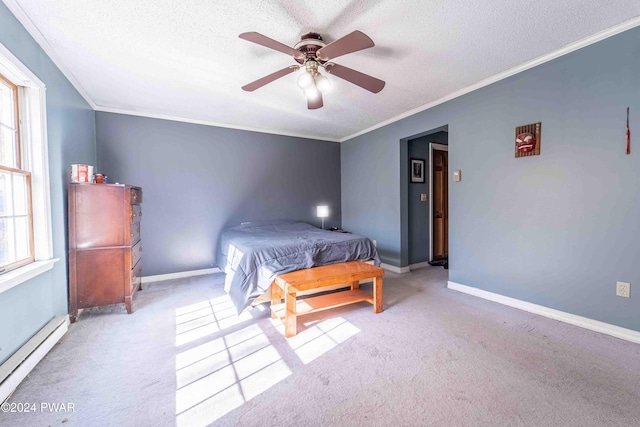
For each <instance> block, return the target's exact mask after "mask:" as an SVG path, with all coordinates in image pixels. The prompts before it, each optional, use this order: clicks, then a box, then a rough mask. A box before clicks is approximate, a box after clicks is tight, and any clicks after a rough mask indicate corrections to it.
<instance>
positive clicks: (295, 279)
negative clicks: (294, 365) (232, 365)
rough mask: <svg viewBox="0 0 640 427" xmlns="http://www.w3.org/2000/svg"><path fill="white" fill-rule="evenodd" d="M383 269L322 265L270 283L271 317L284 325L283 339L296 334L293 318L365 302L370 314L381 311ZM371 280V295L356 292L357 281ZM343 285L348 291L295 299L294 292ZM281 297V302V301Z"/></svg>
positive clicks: (356, 264)
mask: <svg viewBox="0 0 640 427" xmlns="http://www.w3.org/2000/svg"><path fill="white" fill-rule="evenodd" d="M382 276H384V270H383V269H382V268H380V267H375V266H373V265H370V264H365V263H364V262H361V261H351V262H344V263H340V264H331V265H324V266H321V267H313V268H307V269H305V270H298V271H292V272H291V273H285V274H281V275H280V276H278V277H276V280H275V281H274V282H273V283H272V284H271V317H272V318H274V319H275V318H280V319H282V320H283V321H284V324H285V336H286V337H287V338H288V337H292V336H294V335H296V334H297V318H298V316H302V315H304V314H309V313H315V312H317V311H321V310H328V309H330V308H335V307H340V306H343V305H347V304H353V303H356V302H360V301H367V302H368V303H370V304H373V312H374V313H381V312H382ZM365 279H373V294H370V293H369V292H365V291H363V290H361V289H360V280H365ZM339 284H345V286H349V287H350V289H348V290H344V291H340V292H335V293H331V294H326V295H321V296H317V297H309V298H304V299H300V300H296V294H297V293H298V292H302V291H306V290H309V289H318V288H322V287H326V286H333V285H339ZM283 294H284V303H282V298H283Z"/></svg>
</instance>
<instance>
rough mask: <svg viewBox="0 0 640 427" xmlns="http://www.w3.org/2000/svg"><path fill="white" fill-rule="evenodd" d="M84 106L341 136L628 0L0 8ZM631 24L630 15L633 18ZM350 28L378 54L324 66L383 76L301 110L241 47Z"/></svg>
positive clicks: (514, 59)
mask: <svg viewBox="0 0 640 427" xmlns="http://www.w3.org/2000/svg"><path fill="white" fill-rule="evenodd" d="M3 1H4V3H5V4H7V6H8V7H9V8H10V9H11V10H12V11H13V12H14V14H15V15H16V16H17V17H18V19H20V21H21V22H22V23H23V24H24V25H25V27H26V28H27V29H28V30H29V31H30V33H31V34H32V35H33V36H34V37H35V38H36V40H38V41H39V43H40V44H41V45H42V46H43V48H44V49H45V51H46V52H47V53H48V54H49V55H50V56H51V57H52V58H53V60H54V61H55V62H56V64H57V65H58V66H59V67H60V68H61V69H62V70H63V72H64V73H65V74H66V75H67V77H68V78H69V79H70V80H71V81H72V83H73V84H74V85H75V86H76V87H77V88H78V90H79V91H80V92H81V93H82V94H83V96H84V97H85V98H86V99H87V101H89V103H90V104H91V105H92V106H93V107H94V108H95V109H96V110H99V111H117V112H123V113H130V114H139V115H146V116H153V117H166V118H174V119H178V120H187V121H192V122H200V123H207V124H213V125H221V126H227V127H234V128H245V129H251V130H258V131H265V132H270V133H279V134H285V135H299V136H307V137H311V138H319V139H328V140H333V141H340V140H344V139H345V138H348V137H350V136H352V135H354V134H357V133H359V132H362V131H363V130H365V129H369V128H372V127H375V126H376V125H379V124H380V123H384V122H388V121H390V120H393V119H394V118H397V117H399V116H403V115H405V114H407V112H410V111H417V110H419V109H420V108H422V107H424V106H425V105H428V104H430V103H433V102H436V101H437V100H440V99H443V98H446V97H448V96H451V94H453V93H456V92H458V93H459V92H460V91H463V90H465V88H469V87H472V86H474V85H477V84H478V83H479V82H482V81H483V80H486V79H490V78H491V77H492V76H496V75H499V74H501V73H504V72H506V71H507V70H510V69H513V68H514V67H518V66H520V65H521V64H524V63H527V62H528V61H532V60H534V59H536V58H539V57H541V56H544V55H549V54H551V53H552V52H555V51H558V50H559V49H563V48H565V47H566V46H567V45H570V44H572V43H574V42H577V41H580V40H583V39H585V38H587V37H590V36H593V35H594V34H596V33H598V32H601V31H604V30H607V29H610V28H612V27H615V26H619V25H620V24H623V23H625V24H624V25H626V26H634V25H637V24H636V21H637V19H634V18H636V17H638V16H639V15H640V2H639V1H637V0H610V1H606V2H605V1H598V0H592V1H580V0H562V1H558V0H518V1H514V0H498V1H496V0H491V1H490V0H484V1H482V0H448V1H446V0H434V1H418V0H414V1H408V0H388V1H358V0H351V1H344V0H324V1H322V2H319V1H310V0H304V1H303V0H287V1H258V0H253V1H251V0H216V1H212V0H182V1H176V0H82V1H81V2H79V1H77V0H3ZM632 20H633V21H632ZM354 30H360V31H362V32H364V33H365V34H367V35H369V36H370V37H371V38H372V39H373V41H374V42H375V44H376V46H375V47H373V48H371V49H367V50H363V51H360V52H355V53H351V54H349V55H346V56H343V57H340V58H338V59H336V60H335V62H336V63H338V64H340V65H344V66H347V67H351V68H354V69H356V70H359V71H362V72H364V73H367V74H370V75H372V76H374V77H377V78H379V79H382V80H384V81H386V86H385V88H384V89H383V90H382V92H380V93H378V94H372V93H369V92H367V91H365V90H364V89H361V88H360V87H357V86H354V85H352V84H350V83H348V82H346V81H344V80H341V79H338V78H336V77H335V76H330V78H331V80H332V83H333V86H332V89H331V91H330V92H329V93H327V94H325V96H324V107H323V108H321V109H318V110H308V109H307V108H306V100H305V98H304V95H303V93H302V91H301V89H299V88H298V87H297V85H296V74H295V73H294V74H290V75H288V76H286V77H283V78H281V79H279V80H276V81H275V82H273V83H270V84H268V85H267V86H264V87H263V88H261V89H258V90H257V91H255V92H245V91H243V90H241V86H243V85H245V84H247V83H249V82H252V81H254V80H256V79H258V78H260V77H263V76H264V75H266V74H269V73H272V72H274V71H277V70H280V69H282V68H284V67H286V66H288V65H294V64H295V62H294V61H293V59H292V58H291V57H289V56H287V55H285V54H283V53H280V52H276V51H274V50H270V49H267V48H264V47H261V46H258V45H255V44H253V43H250V42H247V41H245V40H241V39H239V38H238V35H239V34H240V33H243V32H247V31H257V32H259V33H261V34H264V35H266V36H268V37H270V38H272V39H275V40H277V41H280V42H282V43H284V44H286V45H288V46H293V45H294V44H295V43H296V42H298V41H299V40H300V36H301V35H302V34H305V33H306V32H309V31H314V32H318V33H320V34H321V35H322V36H323V37H324V38H325V41H326V42H327V43H328V42H331V41H333V40H335V39H337V38H340V37H342V36H344V35H346V34H348V33H350V32H352V31H354Z"/></svg>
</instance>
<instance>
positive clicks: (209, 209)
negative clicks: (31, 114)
mask: <svg viewBox="0 0 640 427" xmlns="http://www.w3.org/2000/svg"><path fill="white" fill-rule="evenodd" d="M96 132H97V146H98V166H99V170H100V171H101V172H103V173H105V174H106V175H107V176H108V179H109V182H116V181H117V182H120V183H127V184H133V185H138V186H140V187H142V188H143V193H144V198H143V200H144V201H143V205H142V211H143V221H142V231H141V234H142V246H143V254H144V255H143V259H142V260H143V263H144V264H143V272H144V274H143V275H145V276H149V275H158V274H166V273H175V272H180V271H189V270H197V269H204V268H210V267H213V266H214V265H216V253H217V250H218V238H219V236H220V232H221V231H222V230H223V229H224V228H226V227H229V226H233V225H238V224H240V223H241V222H244V221H262V220H269V219H294V220H301V221H306V222H309V223H310V224H313V225H316V226H320V223H321V222H320V219H319V218H317V217H316V206H317V205H320V204H326V205H328V206H329V208H330V217H329V218H327V219H326V220H325V227H327V228H328V227H331V226H336V227H339V226H340V225H341V222H340V217H341V207H340V145H339V144H338V143H333V142H327V141H318V140H311V139H303V138H294V137H289V136H281V135H271V134H265V133H259V132H249V131H243V130H236V129H226V128H219V127H213V126H204V125H198V124H190V123H181V122H175V121H168V120H159V119H151V118H145V117H136V116H128V115H121V114H113V113H101V112H98V113H96Z"/></svg>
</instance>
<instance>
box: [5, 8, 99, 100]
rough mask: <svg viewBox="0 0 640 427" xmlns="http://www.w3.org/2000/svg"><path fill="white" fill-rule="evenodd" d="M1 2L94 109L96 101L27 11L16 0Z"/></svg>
mask: <svg viewBox="0 0 640 427" xmlns="http://www.w3.org/2000/svg"><path fill="white" fill-rule="evenodd" d="M2 2H3V3H4V4H5V5H6V6H7V8H8V9H9V10H10V11H11V13H13V15H14V16H15V17H16V19H17V20H18V21H19V22H20V23H21V24H22V26H23V27H24V28H25V30H27V32H28V33H29V34H30V35H31V37H33V39H34V40H35V41H36V43H38V44H39V45H40V47H41V48H42V50H44V52H45V53H46V54H47V56H48V57H49V58H50V59H51V61H52V62H53V63H54V64H55V66H56V67H58V69H59V70H60V71H61V72H62V74H64V76H65V77H66V78H67V80H69V82H70V83H71V85H72V86H73V87H74V88H75V89H76V90H77V91H78V93H79V94H80V96H82V97H83V98H84V100H85V101H87V104H89V105H90V106H91V108H93V109H94V110H95V109H96V103H95V102H93V100H92V99H91V97H90V96H89V94H88V93H87V91H86V90H85V89H84V87H83V86H82V85H81V84H80V82H79V81H78V79H76V77H75V75H74V74H73V73H72V72H71V70H69V68H68V67H67V66H66V65H65V63H64V62H63V61H62V60H61V59H60V56H59V55H58V53H57V52H56V50H55V49H54V48H53V46H51V44H50V43H49V42H48V41H47V39H46V38H45V36H44V35H43V34H42V33H41V32H40V30H39V29H38V27H37V26H36V24H34V23H33V21H32V20H31V18H29V16H28V15H27V13H26V12H25V11H24V9H22V6H20V3H19V2H18V0H2Z"/></svg>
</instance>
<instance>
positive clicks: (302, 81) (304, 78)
mask: <svg viewBox="0 0 640 427" xmlns="http://www.w3.org/2000/svg"><path fill="white" fill-rule="evenodd" d="M298 86H300V87H301V88H302V89H305V90H306V89H309V88H310V87H311V86H313V76H312V75H311V74H309V73H308V72H307V71H304V72H303V73H302V74H300V76H298Z"/></svg>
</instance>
